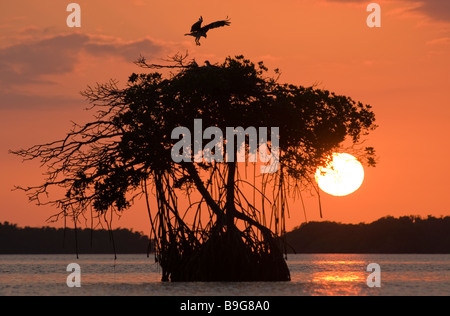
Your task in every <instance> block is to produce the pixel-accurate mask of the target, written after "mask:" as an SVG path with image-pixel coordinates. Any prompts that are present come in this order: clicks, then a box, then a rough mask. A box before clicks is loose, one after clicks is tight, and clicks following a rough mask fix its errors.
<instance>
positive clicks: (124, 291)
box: [0, 254, 450, 296]
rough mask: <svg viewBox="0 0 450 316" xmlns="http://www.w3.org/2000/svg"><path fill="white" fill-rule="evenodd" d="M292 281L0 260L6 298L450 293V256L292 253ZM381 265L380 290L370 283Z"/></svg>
mask: <svg viewBox="0 0 450 316" xmlns="http://www.w3.org/2000/svg"><path fill="white" fill-rule="evenodd" d="M287 262H288V266H289V269H290V271H291V278H292V281H290V282H231V283H225V282H212V283H202V282H195V283H168V282H161V281H160V279H161V269H160V267H159V266H158V265H157V264H156V263H154V259H153V257H150V258H147V257H146V255H143V254H139V255H118V258H117V260H114V256H113V255H80V258H79V259H76V257H75V256H74V255H0V295H42V296H44V295H45V296H47V295H151V296H161V295H164V296H166V295H177V296H178V295H183V296H191V295H192V296H196V295H206V296H212V295H225V296H231V295H235V296H241V295H246V296H260V295H263V296H267V295H268V296H271V295H277V296H278V295H283V296H292V295H389V296H390V295H439V296H448V295H450V255H422V254H421V255H415V254H411V255H410V254H401V255H400V254H399V255H395V254H370V255H369V254H367V255H366V254H296V255H288V261H287ZM70 263H78V264H79V265H80V267H81V287H80V288H69V287H68V286H67V284H66V279H67V277H68V275H69V274H70V272H67V271H66V268H67V265H68V264H70ZM369 263H377V264H379V265H380V267H381V287H380V288H370V287H368V286H367V283H366V280H367V277H368V276H369V274H370V272H367V271H366V269H367V265H368V264H369Z"/></svg>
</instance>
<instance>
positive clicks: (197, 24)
mask: <svg viewBox="0 0 450 316" xmlns="http://www.w3.org/2000/svg"><path fill="white" fill-rule="evenodd" d="M201 28H202V21H201V20H198V21H197V22H195V23H194V24H192V27H191V33H194V32H198V31H199V30H200V29H201Z"/></svg>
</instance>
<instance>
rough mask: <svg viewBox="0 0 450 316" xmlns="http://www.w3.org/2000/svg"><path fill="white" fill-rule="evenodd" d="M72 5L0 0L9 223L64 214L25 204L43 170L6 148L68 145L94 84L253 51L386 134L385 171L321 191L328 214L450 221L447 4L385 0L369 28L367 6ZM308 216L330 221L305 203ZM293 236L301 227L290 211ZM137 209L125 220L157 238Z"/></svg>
mask: <svg viewBox="0 0 450 316" xmlns="http://www.w3.org/2000/svg"><path fill="white" fill-rule="evenodd" d="M70 2H71V1H57V0H41V1H34V0H20V1H2V2H1V3H0V171H1V175H0V179H1V181H0V198H1V201H2V203H1V206H0V222H3V221H9V222H13V223H17V224H18V225H19V226H42V225H46V224H47V223H46V222H45V220H46V219H47V218H48V217H49V216H50V215H52V214H53V213H55V209H52V208H49V207H37V206H34V205H33V204H29V203H28V200H27V198H26V196H25V194H24V193H23V192H21V191H12V188H13V187H14V186H15V185H22V186H27V185H33V184H34V185H36V184H39V183H40V182H41V181H42V180H43V177H42V175H41V174H42V173H43V172H44V171H45V170H44V169H41V168H39V164H37V163H35V162H28V163H24V164H23V163H22V162H21V160H20V158H18V157H16V156H13V155H11V154H8V150H10V149H19V148H26V147H29V146H32V145H34V144H37V143H45V142H48V141H52V140H56V139H60V138H62V137H64V136H65V133H66V132H67V131H68V130H69V129H70V127H71V121H75V122H80V123H83V122H87V121H89V120H91V118H92V114H93V113H92V112H88V111H85V110H84V109H85V108H86V106H87V103H86V101H85V100H84V99H83V97H82V96H81V95H80V91H82V90H84V89H85V88H86V87H87V85H93V84H95V83H96V82H106V81H108V80H109V79H111V78H112V79H117V80H118V81H119V85H120V84H125V83H126V80H127V78H128V76H129V75H130V74H131V73H132V72H139V71H140V70H139V68H138V67H137V66H135V65H134V64H133V63H132V62H133V61H135V60H136V59H137V58H138V57H139V55H142V56H145V57H147V59H148V60H149V61H151V62H157V63H162V60H161V59H163V58H167V56H169V55H174V54H175V53H177V52H182V53H184V52H186V51H188V52H189V56H190V57H191V58H195V59H196V61H197V62H199V63H202V62H203V61H205V60H209V61H210V62H211V63H214V62H221V61H223V60H224V58H225V57H227V56H235V55H241V54H242V55H245V56H246V57H248V58H250V59H251V60H253V61H255V62H256V61H260V60H262V61H264V62H265V64H266V65H267V66H268V67H269V68H271V69H274V68H279V69H280V71H281V73H282V76H281V79H280V80H281V81H285V82H289V83H294V84H300V85H304V86H311V85H313V84H316V85H317V87H318V88H323V89H328V90H331V91H334V92H336V93H337V94H344V95H348V96H350V97H352V98H353V99H355V100H359V101H361V102H363V103H367V104H371V105H372V106H373V110H374V112H375V114H376V117H377V122H376V124H377V125H378V126H379V128H378V129H377V130H376V131H375V132H374V133H373V134H371V135H370V137H369V138H368V142H367V144H368V145H371V146H374V147H375V149H376V151H377V156H378V165H377V167H376V168H367V167H365V172H366V173H365V180H364V183H363V184H362V186H361V188H360V189H359V190H358V191H356V192H355V193H353V194H351V195H348V196H345V197H333V196H330V195H327V194H325V193H323V194H322V205H323V214H324V218H323V220H330V221H339V222H344V223H359V222H371V221H373V220H376V219H378V218H380V217H382V216H386V215H392V216H396V217H397V216H402V215H410V214H414V215H422V216H427V215H434V216H441V215H444V216H445V215H449V214H450V206H449V192H450V181H449V179H448V177H449V176H450V163H449V157H450V147H449V141H448V139H449V138H450V101H449V96H448V94H449V92H450V1H446V0H427V1H419V0H385V1H381V0H378V1H373V2H377V3H379V4H380V6H381V10H382V11H381V23H382V24H381V25H382V26H381V28H369V27H368V26H367V24H366V18H367V16H368V15H369V12H367V11H366V7H367V5H368V4H369V3H370V2H372V1H363V0H280V1H273V0H270V1H269V0H258V1H249V0H240V1H236V0H227V1H216V0H212V1H211V0H210V1H199V0H198V1H190V0H189V1H180V0H176V1H147V0H134V1H131V0H127V1H125V0H120V1H119V0H117V1H106V0H79V1H75V2H77V3H78V4H80V6H81V28H69V27H67V25H66V18H67V16H68V15H69V13H68V12H66V6H67V5H68V4H69V3H70ZM200 15H202V16H203V18H204V20H205V23H209V22H212V21H215V20H219V19H225V18H226V17H227V16H228V17H229V18H230V19H231V26H230V27H227V28H221V29H217V30H213V31H211V33H209V34H208V39H206V40H205V39H202V40H201V43H202V46H199V47H197V46H195V43H194V40H193V38H192V37H185V36H184V33H187V32H188V31H189V29H190V26H191V25H192V24H193V23H194V22H196V21H197V20H198V18H199V16H200ZM306 202H307V203H306V206H307V218H308V220H320V218H319V212H318V209H317V199H316V198H314V197H307V201H306ZM290 208H291V214H290V218H289V219H288V220H287V222H286V226H287V229H288V230H290V229H292V228H293V227H295V226H298V225H300V224H301V223H302V222H303V221H304V220H305V218H304V215H303V210H302V209H301V203H300V202H299V201H297V202H295V203H293V204H291V206H290ZM147 223H148V219H147V214H146V210H144V209H140V208H133V209H131V210H129V211H128V212H126V213H125V214H124V216H123V217H122V218H121V219H120V220H117V221H115V223H114V224H115V226H121V227H127V228H134V229H135V230H140V231H148V225H147Z"/></svg>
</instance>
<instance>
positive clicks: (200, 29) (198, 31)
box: [184, 16, 231, 46]
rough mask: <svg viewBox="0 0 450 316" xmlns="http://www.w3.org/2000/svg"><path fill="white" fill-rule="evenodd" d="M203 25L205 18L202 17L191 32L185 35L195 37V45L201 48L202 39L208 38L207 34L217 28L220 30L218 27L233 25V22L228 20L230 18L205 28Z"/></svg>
mask: <svg viewBox="0 0 450 316" xmlns="http://www.w3.org/2000/svg"><path fill="white" fill-rule="evenodd" d="M202 23H203V17H202V16H200V18H199V19H198V21H197V22H195V23H194V24H192V27H191V32H190V33H186V34H184V36H193V37H195V44H196V45H197V46H200V39H201V38H202V36H203V37H204V38H206V33H207V32H208V31H209V30H211V29H215V28H218V27H223V26H229V25H230V24H231V22H230V20H229V19H228V17H227V18H226V19H225V20H221V21H216V22H213V23H210V24H208V25H205V26H202Z"/></svg>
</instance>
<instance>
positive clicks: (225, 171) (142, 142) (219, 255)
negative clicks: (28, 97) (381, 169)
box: [15, 55, 374, 281]
mask: <svg viewBox="0 0 450 316" xmlns="http://www.w3.org/2000/svg"><path fill="white" fill-rule="evenodd" d="M186 57H187V56H180V55H178V56H176V57H175V58H174V63H173V64H169V65H155V64H148V63H147V62H146V61H145V59H143V58H141V59H140V60H139V61H138V64H139V65H140V66H141V67H143V68H147V69H151V72H150V73H141V74H132V75H131V76H130V77H129V80H128V85H127V87H125V88H124V89H119V88H118V86H117V84H116V82H113V81H111V82H109V83H107V84H99V85H97V86H96V87H89V88H88V89H87V90H86V91H85V92H84V93H83V95H84V96H85V97H86V98H87V99H88V100H89V101H90V102H91V104H92V105H93V108H95V109H97V112H96V113H97V114H96V116H95V120H94V121H92V122H90V123H87V124H85V125H82V126H80V125H75V126H74V128H73V129H72V131H71V132H70V133H69V134H68V135H67V136H66V137H65V138H64V139H62V140H59V141H55V142H51V143H48V144H44V145H37V146H33V147H31V148H29V149H26V150H19V151H16V152H15V153H16V154H17V155H20V156H22V157H24V158H25V159H39V160H40V161H41V163H42V164H43V165H45V166H46V167H47V169H48V177H47V180H46V181H45V183H44V184H42V185H39V186H36V187H28V188H24V190H26V191H27V192H28V193H29V197H30V199H31V200H33V201H36V202H37V203H38V204H43V203H47V204H48V203H49V204H52V205H55V206H57V207H58V208H59V209H60V210H61V211H60V213H58V214H57V215H55V218H59V217H61V216H64V217H67V216H70V217H72V218H74V219H75V221H76V220H77V219H78V218H79V217H81V216H83V215H84V214H85V213H88V210H90V209H91V207H92V208H93V209H94V210H95V212H96V214H97V215H98V216H100V217H104V218H106V219H108V218H110V216H112V214H113V213H115V212H116V213H122V212H123V211H124V210H126V209H127V208H129V207H130V206H131V205H132V204H133V201H134V199H135V198H136V197H142V196H143V197H144V198H145V199H146V201H147V208H148V213H149V216H150V221H151V227H152V234H153V238H155V240H156V248H157V256H156V259H157V260H158V262H159V263H160V265H161V266H162V273H163V276H162V279H163V280H172V281H192V280H195V281H214V280H220V281H230V280H240V281H244V280H288V279H289V278H290V277H289V271H288V269H287V265H286V263H285V261H284V258H283V253H282V249H281V247H280V245H279V243H278V239H277V238H276V235H280V234H283V233H284V221H285V217H286V212H287V211H288V209H287V204H286V201H287V197H288V195H289V193H293V192H295V191H296V190H299V189H303V188H304V187H306V186H310V185H311V183H312V178H311V177H312V175H313V174H314V171H315V170H316V167H317V166H318V165H320V164H323V163H324V162H325V161H326V160H327V157H328V156H329V154H330V153H331V152H333V151H334V150H336V148H337V147H338V146H339V145H340V144H342V143H343V142H344V141H345V140H347V139H348V140H350V142H351V143H352V144H353V145H357V144H359V142H360V138H361V136H364V135H366V134H367V133H368V132H369V131H370V130H372V129H373V128H374V113H373V112H372V110H371V107H370V106H369V105H364V104H362V103H360V102H355V101H353V100H352V99H351V98H349V97H345V96H339V95H336V94H334V93H331V92H329V91H326V90H320V89H315V88H313V87H310V88H306V87H302V86H296V85H292V84H281V83H278V82H277V80H276V79H275V78H272V77H269V76H268V69H267V68H266V67H265V66H264V64H263V63H262V62H260V63H258V64H254V63H252V62H251V61H249V60H247V59H245V58H244V57H243V56H238V57H236V58H226V60H225V61H224V62H223V63H222V64H220V65H211V64H210V63H209V62H208V63H206V66H199V65H198V64H197V63H196V62H195V61H193V60H192V61H188V60H187V58H186ZM155 69H162V70H163V71H162V72H158V71H155ZM169 70H170V71H171V73H170V74H165V75H164V74H163V72H164V71H166V72H167V71H169ZM199 118H201V119H202V124H203V126H204V128H206V127H213V126H214V127H218V128H219V129H220V130H222V131H225V130H226V128H227V127H239V126H241V127H243V128H246V127H250V126H252V127H255V128H256V130H258V129H259V128H262V127H267V128H270V127H278V128H279V139H278V140H279V148H274V142H272V140H273V138H272V139H271V140H268V141H267V145H268V149H269V150H270V151H271V152H273V151H274V150H275V149H279V153H280V154H279V161H278V163H279V168H278V170H277V171H276V172H274V173H267V174H261V173H259V171H258V170H257V169H256V168H253V170H249V173H250V172H251V174H252V176H253V181H251V180H248V178H246V177H244V176H243V175H244V173H246V172H247V171H248V170H247V169H252V168H248V166H249V164H247V163H245V164H244V163H236V162H230V161H227V162H224V163H218V162H207V161H205V160H203V161H201V162H196V161H195V160H194V159H193V156H194V154H195V153H194V152H193V150H191V151H190V153H189V158H191V159H190V161H182V162H180V163H176V162H174V161H173V159H172V156H171V151H172V148H173V146H174V145H175V144H176V143H177V142H178V140H177V139H176V140H175V139H172V137H171V134H172V131H173V130H174V129H175V128H176V127H180V126H186V127H190V130H191V131H193V123H194V119H199ZM272 137H274V135H272ZM275 137H278V135H276V136H275ZM228 141H229V140H228ZM221 144H222V145H223V148H225V146H226V144H227V141H226V140H225V139H223V140H222V141H221ZM190 145H191V146H190V148H191V149H192V148H195V146H199V145H200V146H201V148H203V142H202V141H200V144H198V143H194V141H192V142H191V143H190ZM234 149H235V150H236V147H235V148H234ZM216 150H218V149H217V148H214V149H213V150H212V152H213V153H217V152H216ZM246 150H247V155H248V154H249V145H248V144H247V148H246ZM260 150H261V148H260ZM365 157H366V158H368V162H369V163H370V164H373V163H374V160H373V148H370V147H369V148H366V152H365ZM255 165H256V164H253V166H255ZM256 178H258V179H260V181H261V182H260V183H261V185H260V186H258V185H257V184H256V180H255V179H256ZM53 186H57V187H60V188H63V189H64V190H65V195H64V196H62V197H59V198H57V199H53V200H51V201H46V202H43V201H42V200H41V197H45V195H46V194H47V192H48V190H49V188H50V187H53ZM244 192H245V193H244ZM153 196H154V197H155V199H152V197H153ZM257 197H258V198H257ZM180 200H181V201H182V202H181V203H180ZM154 201H156V205H157V207H156V209H153V207H152V206H151V205H152V203H154ZM183 201H189V203H188V204H189V205H187V206H186V205H183ZM258 201H259V202H258Z"/></svg>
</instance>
